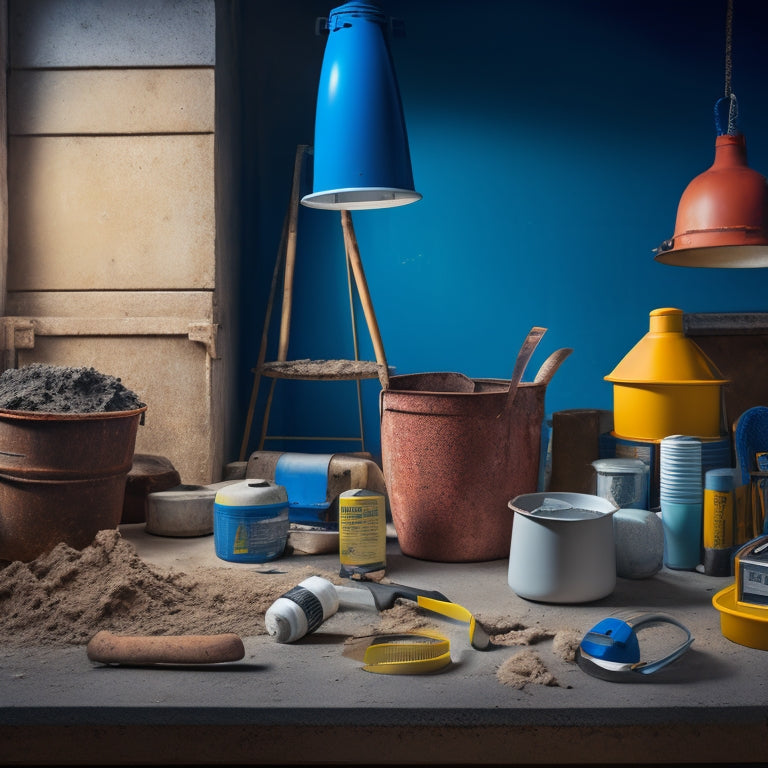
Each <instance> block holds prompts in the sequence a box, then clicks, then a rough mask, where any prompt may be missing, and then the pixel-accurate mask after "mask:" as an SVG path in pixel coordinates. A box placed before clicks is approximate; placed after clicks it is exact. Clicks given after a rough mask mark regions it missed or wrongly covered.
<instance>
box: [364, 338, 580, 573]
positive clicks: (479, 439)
mask: <svg viewBox="0 0 768 768" xmlns="http://www.w3.org/2000/svg"><path fill="white" fill-rule="evenodd" d="M529 341H530V337H529ZM534 346H535V343H534ZM531 352H532V349H530V348H529V349H528V350H527V351H526V349H525V346H524V348H523V350H521V356H520V357H518V364H517V365H516V366H515V372H513V375H512V379H511V380H505V379H470V378H468V377H466V376H464V375H463V374H460V373H416V374H405V375H399V376H392V377H390V380H389V387H388V388H387V389H385V390H382V392H381V394H380V400H379V409H380V417H381V451H382V468H383V471H384V479H385V482H386V486H387V493H388V496H389V503H390V509H391V512H392V522H393V523H394V526H395V530H396V531H397V538H398V541H399V543H400V548H401V550H402V552H403V553H404V554H406V555H410V556H412V557H417V558H420V559H422V560H432V561H438V562H476V561H483V560H497V559H500V558H504V557H508V556H509V547H510V541H511V534H512V520H513V515H512V514H511V513H510V510H509V507H508V503H509V501H510V499H513V498H514V497H515V496H518V495H520V494H522V493H532V492H534V491H536V490H537V485H538V476H539V460H540V454H541V450H540V446H541V425H542V421H543V418H544V395H545V392H546V387H547V384H548V383H549V381H550V380H551V378H552V376H553V375H554V374H555V372H556V371H557V369H558V367H559V366H560V364H561V363H562V361H563V360H565V358H566V357H568V355H569V354H570V353H571V352H572V350H571V349H560V350H557V351H556V352H554V353H553V354H552V355H550V357H549V358H548V359H547V360H546V361H545V362H544V364H543V365H542V366H541V368H540V370H539V371H538V373H537V374H536V377H535V378H534V380H533V381H532V382H520V378H521V376H522V369H523V368H524V367H525V362H527V359H526V358H527V357H530V353H531Z"/></svg>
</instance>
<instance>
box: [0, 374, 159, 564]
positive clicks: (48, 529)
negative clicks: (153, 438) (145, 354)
mask: <svg viewBox="0 0 768 768" xmlns="http://www.w3.org/2000/svg"><path fill="white" fill-rule="evenodd" d="M146 410H147V406H146V405H145V404H144V403H143V402H141V400H140V399H139V398H138V397H137V396H136V395H135V393H133V392H131V391H130V390H129V389H127V388H126V387H125V386H124V385H123V384H122V382H121V381H120V379H118V378H115V377H113V376H108V375H105V374H102V373H99V372H98V371H96V370H95V369H93V368H67V367H62V366H52V365H44V364H40V363H35V364H33V365H29V366H25V367H22V368H12V369H8V370H6V371H5V372H3V374H2V375H0V560H11V561H13V560H21V561H24V562H27V561H30V560H34V559H35V558H37V557H39V556H40V555H43V554H46V553H47V552H49V551H50V550H52V549H53V548H54V547H55V546H56V545H57V544H59V543H62V542H63V543H66V544H68V545H69V546H71V547H73V548H74V549H78V550H80V549H84V548H85V547H87V546H88V545H89V544H91V542H92V541H93V539H94V537H95V535H96V533H97V532H98V531H100V530H103V529H114V528H117V526H118V525H119V523H120V518H121V516H122V510H123V503H124V498H125V485H126V480H127V477H128V473H129V472H130V470H131V466H132V464H133V454H134V449H135V445H136V435H137V432H138V427H139V425H140V423H142V422H143V419H144V413H145V411H146Z"/></svg>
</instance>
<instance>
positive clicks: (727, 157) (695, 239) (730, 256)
mask: <svg viewBox="0 0 768 768" xmlns="http://www.w3.org/2000/svg"><path fill="white" fill-rule="evenodd" d="M732 20H733V0H728V15H727V22H726V93H725V97H724V98H722V99H719V100H718V101H717V103H716V104H715V127H716V129H717V134H718V135H717V138H716V139H715V160H714V163H713V164H712V166H711V167H710V168H709V169H708V170H706V171H704V173H701V174H699V175H698V176H697V177H696V178H695V179H693V181H691V183H690V184H689V185H688V186H687V187H686V189H685V191H684V192H683V195H682V197H681V198H680V204H679V205H678V209H677V219H676V221H675V233H674V235H673V236H672V238H670V239H669V240H665V241H664V242H663V243H662V244H661V245H660V246H659V247H658V248H656V249H654V253H655V259H656V261H658V262H661V263H662V264H672V265H674V266H678V267H727V268H734V267H768V182H766V179H765V177H764V176H763V175H761V174H760V173H758V172H757V171H755V170H752V169H751V168H750V167H749V166H748V165H747V147H746V141H745V139H744V136H743V135H742V134H741V133H739V132H738V130H737V129H736V117H737V102H736V96H735V95H734V94H733V93H732V92H731V87H730V71H731V66H730V55H731V53H730V48H731V28H732ZM726 103H727V104H728V128H727V130H725V131H724V130H722V129H721V120H720V110H721V108H722V106H723V104H726Z"/></svg>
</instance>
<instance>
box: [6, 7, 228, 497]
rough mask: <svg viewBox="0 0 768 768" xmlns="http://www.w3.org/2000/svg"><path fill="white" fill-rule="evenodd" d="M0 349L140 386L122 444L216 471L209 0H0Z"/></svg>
mask: <svg viewBox="0 0 768 768" xmlns="http://www.w3.org/2000/svg"><path fill="white" fill-rule="evenodd" d="M8 11H9V13H8V18H9V28H10V31H11V43H10V45H11V63H12V67H13V68H12V70H11V72H10V75H9V77H8V104H9V117H8V132H9V138H8V172H7V181H8V196H9V206H8V211H9V224H8V265H7V270H6V272H5V276H6V278H7V286H8V293H7V296H6V303H7V306H6V310H5V316H4V318H3V338H4V349H5V350H6V361H8V360H9V359H12V360H13V361H14V364H16V365H25V364H28V363H31V362H46V363H50V364H55V365H70V366H80V365H85V366H93V367H94V368H96V369H98V370H100V371H102V372H104V373H107V374H110V375H114V376H118V377H119V378H121V379H122V381H123V382H124V383H125V384H126V386H129V387H130V388H131V389H133V390H134V391H136V392H137V393H138V394H139V395H140V396H141V397H142V399H143V400H144V401H145V402H146V403H147V405H148V409H147V414H146V418H145V424H144V425H143V426H142V427H140V429H139V435H138V437H137V443H136V451H137V452H139V453H152V454H158V455H162V456H165V457H166V458H168V459H170V461H171V462H172V463H173V464H174V466H175V467H176V468H177V469H178V470H179V473H180V475H181V477H182V481H183V482H185V483H192V484H196V483H210V482H215V481H217V480H219V479H221V476H222V472H223V466H224V464H225V463H226V461H227V460H228V459H229V458H230V457H228V456H226V455H225V449H224V431H225V427H226V425H227V420H228V419H229V418H230V417H229V416H228V415H227V414H226V413H225V410H226V405H227V395H228V391H229V390H228V387H229V382H230V381H231V373H230V372H229V370H228V367H229V365H230V358H231V356H230V355H229V348H228V345H227V344H226V343H222V342H223V341H224V342H226V337H227V335H228V334H226V333H225V334H222V333H221V332H220V331H221V318H222V315H226V312H222V305H225V304H226V300H224V301H222V299H221V297H220V294H221V292H222V290H223V291H224V294H225V297H226V295H227V293H228V291H227V288H226V286H222V284H221V276H222V275H226V274H227V273H228V271H229V270H228V268H227V265H226V264H224V265H222V264H221V263H220V262H219V259H220V258H224V259H226V258H227V254H226V253H225V254H223V256H222V254H221V253H218V254H217V240H218V239H219V238H218V232H217V218H218V208H217V203H216V195H217V190H216V163H217V159H216V158H217V155H216V153H217V142H216V133H215V132H216V125H215V113H216V92H215V68H214V62H215V32H216V29H215V2H214V0H181V1H180V2H174V3H168V2H167V1H166V0H145V1H144V2H142V3H141V4H136V3H132V2H128V1H127V0H9V8H8Z"/></svg>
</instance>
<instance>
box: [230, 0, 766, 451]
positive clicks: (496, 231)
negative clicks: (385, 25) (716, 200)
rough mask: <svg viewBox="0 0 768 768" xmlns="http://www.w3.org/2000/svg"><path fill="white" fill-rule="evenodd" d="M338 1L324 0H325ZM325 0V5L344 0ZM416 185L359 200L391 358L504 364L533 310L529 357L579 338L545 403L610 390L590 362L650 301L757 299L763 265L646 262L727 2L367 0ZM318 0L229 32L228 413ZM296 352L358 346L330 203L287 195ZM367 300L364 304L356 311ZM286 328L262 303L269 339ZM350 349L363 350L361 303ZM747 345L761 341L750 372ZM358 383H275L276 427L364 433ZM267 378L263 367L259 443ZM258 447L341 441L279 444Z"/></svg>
mask: <svg viewBox="0 0 768 768" xmlns="http://www.w3.org/2000/svg"><path fill="white" fill-rule="evenodd" d="M338 4H340V3H338ZM338 4H337V5H338ZM380 5H381V7H382V9H383V10H384V12H385V13H386V14H387V15H388V16H391V17H393V18H395V19H400V20H402V22H403V23H404V25H405V36H404V37H396V38H394V39H393V40H392V41H391V50H392V55H393V59H394V63H395V68H396V71H397V75H398V80H399V83H400V90H401V94H402V99H403V105H404V109H405V116H406V123H407V127H408V133H409V138H410V147H411V156H412V161H413V171H414V176H415V181H416V187H417V189H418V190H419V191H420V192H421V193H422V194H423V196H424V197H423V200H421V201H420V202H418V203H415V204H412V205H408V206H405V207H402V208H395V209H390V210H378V211H362V212H358V213H355V214H354V222H355V227H356V231H357V237H358V241H359V244H360V249H361V253H362V258H363V263H364V266H365V270H366V275H367V279H368V284H369V288H370V292H371V295H372V298H373V303H374V307H375V309H376V315H377V319H378V322H379V326H380V329H381V333H382V337H383V341H384V345H385V348H386V353H387V358H388V361H389V364H390V365H391V366H393V367H394V368H395V373H412V372H419V371H438V370H450V371H459V372H461V373H464V374H466V375H468V376H473V377H500V378H508V377H509V375H510V373H511V371H512V367H513V364H514V359H515V357H516V355H517V352H518V349H519V347H520V345H521V344H522V342H523V340H524V338H525V336H526V334H527V332H528V330H529V329H530V328H531V327H532V326H534V325H540V326H544V327H545V328H547V329H548V331H547V333H546V335H545V336H544V339H543V341H542V342H541V344H540V345H539V348H538V350H537V352H536V354H535V356H534V358H533V359H532V361H531V364H530V366H529V369H528V371H527V373H526V377H525V378H526V379H530V378H532V376H533V375H534V374H535V372H536V370H537V369H538V367H539V365H540V364H541V363H542V362H543V360H544V359H545V358H546V357H547V356H548V355H549V354H550V353H551V352H553V351H554V350H555V349H558V348H560V347H572V348H573V349H574V352H573V354H572V355H571V356H570V357H569V358H568V359H567V360H566V362H565V363H564V364H563V366H562V367H561V369H560V371H559V372H558V373H557V374H556V376H555V378H554V379H553V381H552V383H551V384H550V386H549V388H548V390H547V400H546V409H547V412H548V413H551V412H553V411H557V410H564V409H570V408H603V409H609V408H612V388H611V385H610V384H609V383H608V382H606V381H605V380H604V378H603V377H604V376H605V375H607V374H609V373H610V372H611V371H612V370H613V368H614V367H615V366H616V365H617V364H618V362H619V361H620V360H621V359H622V357H623V356H624V355H625V354H626V353H627V352H628V351H629V350H630V349H631V347H632V346H633V345H634V344H635V343H636V342H637V341H638V340H639V339H640V338H641V337H642V336H643V335H644V334H645V333H646V332H647V330H648V315H649V312H651V311H652V310H653V309H656V308H659V307H667V306H673V307H679V308H680V309H682V310H684V311H685V312H730V311H733V312H736V311H738V312H742V311H743V312H757V311H766V309H767V308H768V307H767V306H766V305H767V304H768V302H767V301H766V294H767V293H768V274H766V271H765V270H763V269H757V270H754V269H733V270H725V269H690V268H683V267H672V266H667V265H662V264H659V263H657V262H655V261H654V260H653V254H652V249H653V248H655V247H656V246H658V245H659V244H660V243H661V242H662V241H663V240H664V239H666V238H668V237H670V236H671V235H672V233H673V230H674V223H675V214H676V210H677V204H678V202H679V199H680V195H681V194H682V192H683V190H684V189H685V187H686V185H687V184H688V182H689V181H690V180H691V179H693V178H694V176H696V175H697V174H699V173H701V172H702V171H704V170H706V169H707V168H708V167H709V166H710V165H711V163H712V160H713V157H714V141H715V124H714V113H713V109H714V105H715V102H716V101H717V99H718V98H719V97H721V96H722V95H723V93H724V82H725V19H726V7H727V6H726V0H676V1H674V2H670V0H643V1H642V2H640V1H639V0H539V1H538V2H536V3H531V2H518V0H487V1H486V2H483V3H468V2H455V1H454V0H440V2H437V0H419V1H416V0H381V2H380ZM333 7H335V6H334V4H333V3H331V4H328V3H327V2H315V1H314V0H281V2H280V3H272V4H270V5H266V4H262V3H254V2H245V1H243V2H241V3H240V4H239V5H237V6H236V12H237V13H238V15H239V29H240V33H241V36H242V40H241V46H242V47H241V51H240V52H239V55H240V57H241V59H242V72H243V74H242V88H243V114H244V123H243V130H244V139H245V142H246V143H247V145H248V146H249V151H248V152H247V153H246V155H245V157H244V158H243V177H242V185H243V187H242V195H243V199H244V201H245V209H246V210H247V211H249V212H250V215H249V218H248V220H247V222H246V224H245V226H244V230H243V243H244V246H245V253H246V261H247V263H246V265H245V268H244V272H243V275H242V280H241V289H242V295H243V300H244V307H245V310H244V317H243V320H242V322H243V327H244V329H245V336H246V343H245V345H244V348H243V353H242V360H241V368H242V374H241V378H242V392H241V402H240V403H238V407H239V409H240V411H241V412H242V413H243V423H245V414H246V411H247V407H248V398H249V396H250V393H251V385H252V382H253V377H252V374H251V369H252V367H253V365H254V364H255V362H256V360H257V356H258V351H259V343H260V341H261V334H262V329H263V326H264V319H265V308H266V303H267V297H268V294H269V287H270V283H271V280H272V271H273V267H274V260H275V256H276V253H277V249H278V243H279V239H280V232H281V227H282V221H283V217H284V213H285V208H286V204H287V201H288V195H289V188H290V180H291V172H292V166H293V157H294V152H295V149H296V145H297V144H303V143H306V144H311V143H312V141H313V136H312V134H313V123H314V104H315V91H316V88H317V80H318V77H319V72H320V65H321V62H322V55H323V50H324V45H325V38H324V37H323V36H322V35H316V34H315V29H314V25H315V19H316V18H317V17H322V16H327V15H328V13H329V11H330V10H331V9H332V8H333ZM767 37H768V3H766V2H764V0H736V2H735V9H734V20H733V55H732V61H733V73H732V84H733V91H734V93H735V94H736V96H737V98H738V100H739V107H740V118H739V127H740V128H741V130H742V132H743V133H744V134H745V135H746V139H747V148H748V158H749V163H750V165H751V166H752V167H753V168H755V169H756V170H759V171H760V172H761V173H766V172H768V44H766V42H767V41H766V38H767ZM297 259H298V264H297V272H296V289H295V305H294V316H293V323H292V332H291V346H290V349H289V357H290V358H303V357H308V358H335V357H340V358H345V357H348V356H350V355H351V354H352V347H351V334H350V321H349V308H348V299H347V284H346V272H345V266H344V252H343V246H342V243H341V229H340V224H339V218H338V214H337V213H335V212H331V211H316V210H310V209H307V208H303V207H302V209H301V212H300V220H299V251H298V256H297ZM358 314H359V312H358ZM278 326H279V318H278V316H277V315H276V314H275V315H274V316H273V319H272V322H271V324H270V330H271V337H272V339H273V344H272V347H271V352H270V356H271V357H273V356H274V354H275V348H276V347H275V346H274V338H275V335H276V333H275V332H276V330H277V328H278ZM358 331H359V337H360V346H361V355H362V356H363V357H366V358H369V359H373V352H372V349H371V346H370V341H369V337H368V335H367V332H366V327H365V323H364V321H363V318H362V315H361V314H359V317H358ZM761 368H762V364H761V362H760V361H756V371H757V374H756V375H760V370H761ZM355 386H356V385H355V384H354V383H352V382H330V383H329V382H322V383H317V382H312V383H306V382H285V381H279V382H278V383H277V385H276V389H275V396H274V400H273V406H272V416H271V420H270V430H269V431H270V433H271V434H288V435H337V434H351V435H354V434H356V430H357V406H356V400H355ZM268 388H269V382H266V383H262V386H261V388H260V392H261V394H260V397H259V402H258V404H257V408H256V411H255V418H254V427H253V430H252V432H251V439H250V444H249V450H255V448H256V444H257V441H258V433H259V430H260V426H261V416H262V414H263V407H264V402H265V395H266V392H267V390H268ZM362 392H363V399H364V424H365V439H366V446H365V447H366V449H367V450H369V451H371V452H372V453H374V455H376V456H377V457H378V455H379V451H380V440H379V424H378V393H379V385H378V382H377V381H367V382H363V383H362ZM265 448H267V449H270V450H307V451H318V452H324V451H335V450H357V449H358V448H359V446H358V445H351V444H339V443H335V444H332V443H325V442H312V443H280V442H270V443H268V444H267V445H265Z"/></svg>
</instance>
